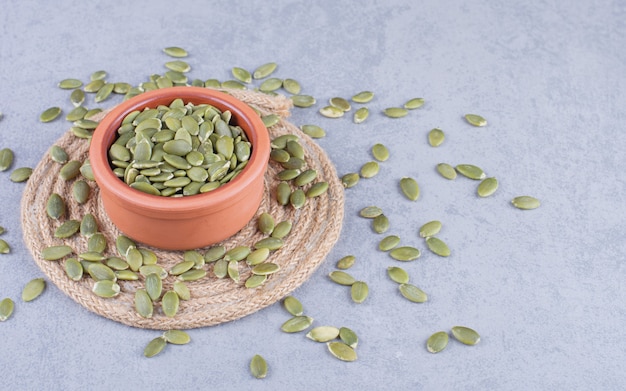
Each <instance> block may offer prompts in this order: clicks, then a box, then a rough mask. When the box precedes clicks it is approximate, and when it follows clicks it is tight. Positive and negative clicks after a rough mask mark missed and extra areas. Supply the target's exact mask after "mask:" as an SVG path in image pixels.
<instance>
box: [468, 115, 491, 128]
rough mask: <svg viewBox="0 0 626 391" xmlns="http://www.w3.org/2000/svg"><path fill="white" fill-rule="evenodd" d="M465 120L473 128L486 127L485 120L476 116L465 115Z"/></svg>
mask: <svg viewBox="0 0 626 391" xmlns="http://www.w3.org/2000/svg"><path fill="white" fill-rule="evenodd" d="M465 119H466V120H467V122H468V123H469V124H470V125H474V126H486V125H487V120H486V119H484V118H483V117H481V116H480V115H478V114H465Z"/></svg>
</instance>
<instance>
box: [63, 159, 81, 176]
mask: <svg viewBox="0 0 626 391" xmlns="http://www.w3.org/2000/svg"><path fill="white" fill-rule="evenodd" d="M81 165H82V163H81V162H79V161H78V160H70V161H69V162H67V163H65V164H64V165H63V167H61V170H60V171H59V178H61V179H63V180H65V181H69V180H71V179H74V178H76V177H77V176H78V174H80V166H81Z"/></svg>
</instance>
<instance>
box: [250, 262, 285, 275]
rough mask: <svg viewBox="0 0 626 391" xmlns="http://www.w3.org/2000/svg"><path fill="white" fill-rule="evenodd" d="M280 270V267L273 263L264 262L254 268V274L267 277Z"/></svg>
mask: <svg viewBox="0 0 626 391" xmlns="http://www.w3.org/2000/svg"><path fill="white" fill-rule="evenodd" d="M279 270H280V266H279V265H277V264H275V263H272V262H264V263H260V264H258V265H256V266H255V267H253V268H252V270H251V272H252V274H256V275H259V276H267V275H270V274H274V273H276V272H277V271H279Z"/></svg>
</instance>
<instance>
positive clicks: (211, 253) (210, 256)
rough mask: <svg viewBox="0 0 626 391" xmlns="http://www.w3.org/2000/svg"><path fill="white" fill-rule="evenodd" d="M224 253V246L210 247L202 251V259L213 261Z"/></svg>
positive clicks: (208, 261)
mask: <svg viewBox="0 0 626 391" xmlns="http://www.w3.org/2000/svg"><path fill="white" fill-rule="evenodd" d="M225 254H226V247H224V246H215V247H211V248H210V249H208V250H207V252H206V253H204V261H205V262H206V263H211V262H215V261H217V260H218V259H220V258H222V257H223V256H224V255H225Z"/></svg>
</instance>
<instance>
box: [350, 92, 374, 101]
mask: <svg viewBox="0 0 626 391" xmlns="http://www.w3.org/2000/svg"><path fill="white" fill-rule="evenodd" d="M372 99H374V93H373V92H371V91H361V92H359V93H358V94H356V95H354V96H353V97H352V101H353V102H355V103H368V102H369V101H371V100H372Z"/></svg>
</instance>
